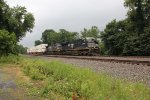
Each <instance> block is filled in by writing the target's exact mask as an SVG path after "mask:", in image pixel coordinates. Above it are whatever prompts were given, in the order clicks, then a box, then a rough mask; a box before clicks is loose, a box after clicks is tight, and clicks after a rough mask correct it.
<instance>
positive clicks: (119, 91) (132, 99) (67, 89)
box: [0, 58, 150, 100]
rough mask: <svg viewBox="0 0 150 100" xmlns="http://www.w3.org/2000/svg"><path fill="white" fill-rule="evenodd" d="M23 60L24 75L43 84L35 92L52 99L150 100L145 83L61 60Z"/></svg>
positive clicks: (21, 63) (149, 91) (149, 93)
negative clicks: (114, 76)
mask: <svg viewBox="0 0 150 100" xmlns="http://www.w3.org/2000/svg"><path fill="white" fill-rule="evenodd" d="M7 59H8V58H7ZM10 59H11V58H10ZM21 59H22V60H18V61H21V62H20V63H18V64H19V65H20V66H21V68H22V69H23V72H24V73H25V74H26V75H27V76H29V77H31V79H32V80H34V81H41V82H42V84H41V86H40V87H39V88H38V89H36V88H35V89H34V90H33V92H34V93H35V92H38V95H40V96H42V97H46V98H49V99H50V100H62V99H64V100H66V99H69V100H71V99H72V96H73V95H75V96H76V97H77V98H78V99H79V100H150V89H149V88H148V87H146V86H144V85H143V84H139V83H132V82H127V81H123V80H117V79H114V78H111V77H109V76H107V75H104V74H97V73H95V72H93V71H91V70H90V69H84V68H78V67H75V66H73V65H69V64H64V63H62V62H59V61H51V62H48V61H45V60H39V59H29V58H24V59H23V58H21ZM0 62H1V61H0ZM9 62H11V61H10V60H9ZM12 62H14V61H12ZM37 90H38V91H37Z"/></svg>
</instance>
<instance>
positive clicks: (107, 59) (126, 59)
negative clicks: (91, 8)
mask: <svg viewBox="0 0 150 100" xmlns="http://www.w3.org/2000/svg"><path fill="white" fill-rule="evenodd" d="M43 56H46V57H56V58H67V59H82V60H93V61H102V62H113V63H125V64H136V65H147V66H150V58H149V57H147V59H148V60H139V57H137V59H136V57H133V58H134V59H132V57H103V56H102V57H96V56H95V57H93V56H64V55H43ZM144 58H145V57H144Z"/></svg>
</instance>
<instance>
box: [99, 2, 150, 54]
mask: <svg viewBox="0 0 150 100" xmlns="http://www.w3.org/2000/svg"><path fill="white" fill-rule="evenodd" d="M125 7H127V8H129V11H128V13H127V16H128V17H127V18H126V19H125V20H122V21H116V20H113V21H112V22H110V23H108V24H107V25H106V28H105V30H104V32H102V34H101V38H102V41H103V43H104V45H105V49H106V52H105V53H106V54H109V55H145V56H148V55H150V51H149V50H150V38H149V37H150V1H149V0H125Z"/></svg>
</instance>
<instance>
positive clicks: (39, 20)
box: [6, 0, 127, 47]
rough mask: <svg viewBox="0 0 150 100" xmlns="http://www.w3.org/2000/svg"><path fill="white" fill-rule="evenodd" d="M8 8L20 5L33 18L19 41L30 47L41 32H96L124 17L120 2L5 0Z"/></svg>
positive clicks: (95, 0) (117, 0) (122, 1)
mask: <svg viewBox="0 0 150 100" xmlns="http://www.w3.org/2000/svg"><path fill="white" fill-rule="evenodd" d="M6 1H7V3H8V4H9V5H10V6H16V5H17V4H18V5H22V6H25V7H26V8H27V10H28V11H29V12H32V13H33V14H34V16H35V19H36V21H35V27H34V29H33V32H32V33H27V35H26V37H25V38H23V40H22V41H21V42H20V43H21V44H23V45H24V46H27V47H31V46H33V45H34V41H35V40H37V39H40V38H41V34H42V32H43V31H44V30H45V29H54V30H57V31H58V30H59V29H62V28H64V29H67V30H69V31H77V32H80V31H81V30H82V29H83V28H89V27H91V26H93V25H95V26H98V27H99V29H100V30H103V29H104V28H105V25H106V24H107V23H108V22H110V21H111V20H113V19H117V20H121V19H124V18H125V15H126V12H127V11H126V9H125V8H124V6H123V3H124V0H6Z"/></svg>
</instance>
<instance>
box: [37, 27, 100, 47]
mask: <svg viewBox="0 0 150 100" xmlns="http://www.w3.org/2000/svg"><path fill="white" fill-rule="evenodd" d="M99 36H100V31H99V29H98V28H97V27H96V26H92V27H91V28H90V29H85V28H84V30H83V31H81V33H80V34H79V33H78V32H70V31H67V30H65V29H60V30H59V31H58V32H56V31H54V30H53V29H46V30H45V31H44V32H43V33H42V38H41V42H42V43H46V44H49V45H53V44H55V43H60V42H61V43H62V42H72V41H74V40H76V39H79V38H86V37H95V38H99ZM35 44H40V40H37V41H35Z"/></svg>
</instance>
